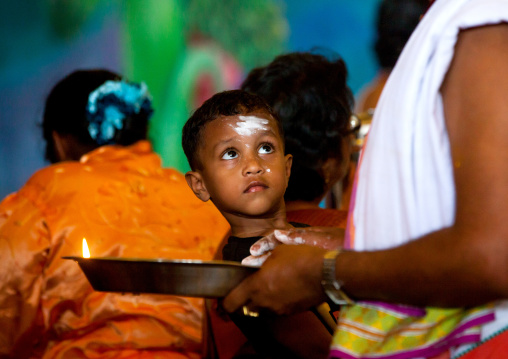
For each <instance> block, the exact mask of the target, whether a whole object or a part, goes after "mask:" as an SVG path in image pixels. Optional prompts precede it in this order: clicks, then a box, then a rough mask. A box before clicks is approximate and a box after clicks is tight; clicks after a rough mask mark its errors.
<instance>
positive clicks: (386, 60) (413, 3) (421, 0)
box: [374, 0, 429, 70]
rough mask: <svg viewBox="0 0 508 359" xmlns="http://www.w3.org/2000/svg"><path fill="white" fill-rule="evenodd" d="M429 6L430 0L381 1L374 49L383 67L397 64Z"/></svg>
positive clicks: (386, 67)
mask: <svg viewBox="0 0 508 359" xmlns="http://www.w3.org/2000/svg"><path fill="white" fill-rule="evenodd" d="M428 7H429V1H428V0H383V1H382V2H381V3H380V5H379V8H378V13H377V23H376V29H377V38H376V42H375V45H374V50H375V52H376V56H377V60H378V62H379V65H380V66H381V68H384V69H390V70H391V69H392V68H393V67H394V66H395V63H396V62H397V59H398V58H399V56H400V53H401V52H402V49H403V48H404V45H406V42H407V40H409V37H410V36H411V34H412V33H413V31H414V29H415V28H416V26H417V25H418V23H419V22H420V18H421V16H422V15H423V14H424V13H425V12H426V11H427V8H428Z"/></svg>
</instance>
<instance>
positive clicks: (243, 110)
mask: <svg viewBox="0 0 508 359" xmlns="http://www.w3.org/2000/svg"><path fill="white" fill-rule="evenodd" d="M256 111H259V112H265V113H267V114H268V115H270V116H272V117H273V118H274V120H275V122H276V123H277V128H278V130H279V134H280V136H281V138H282V141H283V143H284V132H283V129H282V125H281V123H280V121H279V119H278V117H277V115H276V114H275V113H274V112H273V110H272V109H271V107H270V106H269V105H268V103H267V102H266V101H265V100H264V99H263V98H262V97H260V96H258V95H255V94H251V93H248V92H246V91H242V90H231V91H223V92H219V93H217V94H215V95H213V96H212V97H211V98H209V99H208V100H206V101H205V102H204V103H203V104H202V105H201V106H200V107H199V108H198V109H197V110H196V111H194V113H193V114H192V116H191V117H190V118H189V119H188V120H187V122H186V123H185V125H184V126H183V131H182V147H183V151H184V152H185V156H187V161H189V165H190V167H191V169H192V170H194V169H200V168H201V163H200V161H199V158H198V155H197V152H198V149H199V146H200V145H201V143H202V142H201V138H202V135H203V129H204V128H205V126H206V125H207V124H208V123H209V122H212V121H214V120H216V119H218V118H221V117H226V116H235V115H246V114H249V113H252V112H256Z"/></svg>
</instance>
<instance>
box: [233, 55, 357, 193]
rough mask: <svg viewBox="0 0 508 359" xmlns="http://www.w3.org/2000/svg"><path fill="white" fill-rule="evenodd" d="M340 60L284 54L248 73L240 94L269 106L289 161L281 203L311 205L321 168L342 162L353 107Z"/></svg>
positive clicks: (319, 186)
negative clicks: (246, 93) (256, 97)
mask: <svg viewBox="0 0 508 359" xmlns="http://www.w3.org/2000/svg"><path fill="white" fill-rule="evenodd" d="M346 78H347V70H346V65H345V63H344V61H342V60H341V59H340V58H338V59H335V60H328V59H327V58H326V57H325V56H323V55H319V54H314V53H306V52H304V53H290V54H286V55H281V56H278V57H276V58H275V59H274V60H273V61H272V62H271V63H270V64H268V65H266V66H264V67H260V68H256V69H254V70H252V71H251V72H250V73H249V75H248V76H247V78H246V79H245V81H244V82H243V84H242V86H241V87H242V89H243V90H246V91H249V92H251V93H256V94H258V95H260V96H262V97H263V98H265V100H266V101H267V102H268V103H269V104H270V106H272V108H273V109H274V111H275V112H276V113H277V115H278V116H279V118H280V120H281V122H282V126H283V128H284V134H285V143H286V153H291V154H292V155H293V165H292V167H291V177H290V178H289V185H288V189H287V190H286V194H285V196H284V197H285V199H286V200H289V201H292V200H304V201H313V200H315V199H316V198H319V197H321V196H322V195H323V194H324V192H325V187H326V184H325V179H324V178H323V174H322V173H321V166H322V165H323V163H324V162H325V161H326V160H327V159H328V158H336V159H338V160H339V161H341V160H342V149H341V145H342V141H343V139H344V138H345V136H348V131H349V130H350V117H351V115H352V108H353V104H354V98H353V93H352V91H351V90H350V88H349V87H348V86H347V84H346Z"/></svg>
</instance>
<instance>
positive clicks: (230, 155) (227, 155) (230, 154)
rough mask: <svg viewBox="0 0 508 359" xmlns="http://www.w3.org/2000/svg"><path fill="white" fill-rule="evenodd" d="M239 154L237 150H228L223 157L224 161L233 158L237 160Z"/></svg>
mask: <svg viewBox="0 0 508 359" xmlns="http://www.w3.org/2000/svg"><path fill="white" fill-rule="evenodd" d="M237 157H238V153H237V152H236V151H235V150H227V151H226V152H225V153H224V154H223V155H222V159H223V160H232V159H233V158H237Z"/></svg>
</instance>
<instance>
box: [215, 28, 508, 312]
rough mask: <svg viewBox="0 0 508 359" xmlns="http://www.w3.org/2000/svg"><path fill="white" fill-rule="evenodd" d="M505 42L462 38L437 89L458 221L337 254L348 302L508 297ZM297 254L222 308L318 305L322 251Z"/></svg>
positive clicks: (482, 33)
mask: <svg viewBox="0 0 508 359" xmlns="http://www.w3.org/2000/svg"><path fill="white" fill-rule="evenodd" d="M506 39H508V24H503V25H493V26H486V27H479V28H475V29H470V30H467V31H463V32H462V33H461V34H460V36H459V40H458V43H457V45H456V52H455V57H454V59H453V62H452V64H451V67H450V70H449V72H448V74H447V77H446V79H445V81H444V83H443V86H442V89H441V91H442V95H443V100H444V107H445V116H446V121H447V127H448V131H449V137H450V144H451V148H452V156H453V162H454V164H455V168H454V176H455V184H456V194H457V202H456V206H457V208H456V220H455V223H454V224H453V226H452V227H450V228H446V229H443V230H439V231H436V232H434V233H431V234H429V235H427V236H425V237H423V238H420V239H418V240H415V241H412V242H410V243H408V244H406V245H403V246H400V247H397V248H394V249H390V250H385V251H376V252H345V253H343V254H341V255H340V256H339V257H338V259H337V263H336V273H337V276H338V279H339V280H340V281H342V282H343V283H344V288H345V290H346V292H347V293H349V294H350V295H351V296H352V297H353V298H357V299H376V300H384V301H390V302H399V303H406V304H414V305H425V306H469V305H477V304H480V303H484V302H487V301H491V300H495V299H500V298H508V219H507V216H506V213H505V208H506V206H507V205H506V204H507V203H508V61H507V60H508V41H506ZM294 247H300V246H279V247H277V248H276V249H275V250H274V252H273V254H272V255H271V256H270V257H269V258H268V259H267V261H266V263H265V264H264V265H263V267H262V269H261V270H260V271H259V272H258V273H256V276H252V277H250V278H248V279H247V280H246V281H244V283H242V284H241V285H240V286H239V287H237V288H236V289H235V290H234V291H232V292H231V293H230V295H229V296H228V297H227V298H226V299H225V301H224V306H225V308H226V309H227V310H231V309H234V308H235V307H236V306H237V305H239V304H238V303H240V302H242V301H243V302H245V301H246V300H247V298H250V300H251V303H252V304H251V305H257V306H260V307H268V308H271V309H272V310H274V311H276V312H279V313H287V312H292V311H298V310H302V309H303V308H305V307H306V306H308V305H314V304H316V303H317V302H319V301H322V300H323V298H324V294H323V292H322V291H321V290H320V286H319V282H320V279H321V267H322V255H323V253H324V250H321V249H319V248H312V249H310V247H304V246H301V247H302V248H299V249H298V248H294ZM296 255H298V256H300V258H299V259H298V260H295V259H294V258H295V256H296ZM288 266H289V268H288ZM284 274H285V275H286V276H285V277H284V276H283V275H284ZM299 283H300V284H299ZM281 291H285V296H287V297H290V298H292V301H291V302H289V301H288V299H282V295H280V292H281ZM277 301H279V302H277Z"/></svg>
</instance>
